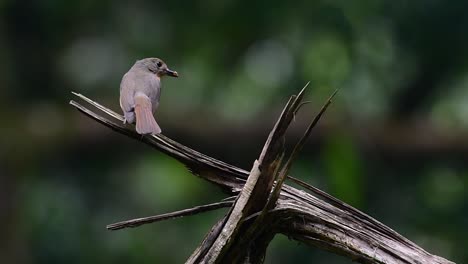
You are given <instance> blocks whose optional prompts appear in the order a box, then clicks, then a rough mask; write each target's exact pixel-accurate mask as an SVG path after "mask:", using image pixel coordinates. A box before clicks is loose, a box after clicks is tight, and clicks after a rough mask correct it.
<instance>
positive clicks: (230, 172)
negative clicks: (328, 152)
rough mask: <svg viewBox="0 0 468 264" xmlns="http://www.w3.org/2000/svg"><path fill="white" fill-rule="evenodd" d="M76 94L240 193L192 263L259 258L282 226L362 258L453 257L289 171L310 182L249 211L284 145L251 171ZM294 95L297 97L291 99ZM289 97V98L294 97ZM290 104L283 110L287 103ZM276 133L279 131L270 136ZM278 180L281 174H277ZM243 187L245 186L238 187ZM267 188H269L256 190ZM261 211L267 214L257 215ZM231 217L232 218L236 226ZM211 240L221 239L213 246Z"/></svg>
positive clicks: (268, 184)
mask: <svg viewBox="0 0 468 264" xmlns="http://www.w3.org/2000/svg"><path fill="white" fill-rule="evenodd" d="M76 95H77V96H78V97H79V98H80V99H81V100H84V101H85V102H87V103H89V104H90V105H91V106H93V107H94V108H97V109H98V110H100V111H102V112H104V113H105V114H107V115H108V116H109V117H112V118H113V119H116V120H118V121H120V122H115V121H113V120H110V119H109V118H106V117H104V116H101V115H99V114H97V113H96V112H94V111H92V110H90V109H89V108H87V107H84V106H83V105H81V104H80V103H77V102H75V101H71V102H70V104H71V105H73V106H74V107H76V108H77V109H78V110H79V111H81V112H82V113H84V114H85V115H87V116H88V117H90V118H92V119H93V120H95V121H97V122H99V123H101V124H103V125H105V126H107V127H109V128H111V129H113V130H114V131H116V132H118V133H121V134H124V135H126V136H128V137H130V138H133V139H135V140H137V141H139V142H143V143H145V144H148V145H149V146H151V147H153V148H155V149H157V150H159V151H161V152H162V153H164V154H166V155H168V156H171V157H173V158H175V159H176V160H178V161H179V162H181V163H182V164H183V165H185V166H186V167H187V168H188V169H189V170H190V171H191V172H192V173H193V174H194V175H196V176H198V177H200V178H202V179H205V180H207V181H209V182H211V183H213V184H214V185H216V186H218V187H219V188H221V189H222V190H223V191H224V192H226V193H227V194H229V195H238V198H237V199H236V201H235V203H234V205H233V207H231V210H230V211H229V212H228V213H227V214H226V216H225V217H223V218H222V219H220V220H219V221H218V223H217V224H215V225H214V226H213V227H212V229H211V230H210V231H209V232H208V234H207V235H206V237H205V238H204V240H203V242H202V243H201V244H200V246H199V247H198V248H197V249H196V250H195V251H194V253H193V254H192V256H191V257H190V258H189V259H188V261H187V263H222V262H223V261H226V259H223V256H226V254H230V255H231V256H234V257H240V258H238V259H236V260H235V261H233V262H231V263H261V262H262V261H263V259H264V252H265V250H266V247H267V246H268V243H269V242H270V241H271V239H272V238H273V236H274V235H275V234H276V233H282V234H284V235H286V236H288V237H290V238H291V239H295V240H297V241H301V242H303V243H305V244H307V245H310V246H313V247H318V248H321V249H324V250H328V251H331V252H334V253H336V254H340V255H343V256H346V257H348V258H350V259H352V260H354V261H358V262H361V263H453V262H451V261H449V260H446V259H444V258H442V257H439V256H436V255H433V254H430V253H428V252H426V251H425V250H424V249H422V248H421V247H419V246H418V245H416V244H415V243H413V242H411V241H410V240H408V239H406V238H405V237H403V236H401V235H400V234H398V233H397V232H395V231H394V230H392V229H391V228H389V227H387V226H385V225H384V224H382V223H380V222H379V221H377V220H375V219H374V218H372V217H370V216H368V215H366V214H365V213H363V212H361V211H359V210H357V209H355V208H353V207H352V206H350V205H348V204H346V203H344V202H342V201H340V200H339V199H337V198H335V197H333V196H331V195H329V194H327V193H325V192H323V191H321V190H319V189H317V188H315V187H313V186H310V185H308V184H307V183H305V182H302V181H300V180H297V179H294V178H292V177H290V176H288V179H290V180H292V181H293V182H294V183H296V184H298V185H300V186H301V187H302V188H304V189H297V188H294V187H292V186H290V185H287V184H283V185H281V188H280V190H281V191H280V193H279V197H278V198H277V200H275V201H274V206H272V207H271V208H267V210H264V209H265V205H266V204H267V203H266V201H267V200H268V199H265V198H261V199H258V200H255V201H261V203H263V204H262V206H259V204H256V203H254V204H255V205H254V206H252V207H251V208H254V209H255V210H253V211H251V210H249V209H248V208H247V210H246V211H244V209H246V205H247V204H249V202H251V200H249V199H250V198H251V197H253V196H252V191H253V190H255V188H256V187H255V184H256V183H259V182H261V184H262V185H264V186H263V188H258V187H257V189H258V190H262V191H263V192H264V190H269V191H271V188H274V186H276V184H275V183H274V181H273V182H272V181H271V180H272V178H268V179H262V180H261V181H260V178H259V177H260V176H261V174H262V173H261V172H262V169H265V170H266V171H269V172H268V173H266V174H267V176H268V177H277V176H278V171H279V170H278V169H277V167H276V165H275V166H273V167H272V168H274V169H270V170H268V169H266V168H267V167H262V162H264V165H268V164H269V165H268V166H271V164H273V163H274V162H278V160H282V156H281V155H279V154H280V153H282V150H281V147H268V148H269V150H266V151H264V152H262V154H261V155H260V158H259V162H256V163H255V164H254V166H253V169H252V170H251V171H250V172H248V171H245V170H243V169H240V168H237V167H235V166H232V165H230V164H227V163H225V162H222V161H219V160H216V159H214V158H212V157H209V156H207V155H204V154H202V153H200V152H198V151H195V150H193V149H190V148H188V147H186V146H184V145H182V144H180V143H178V142H175V141H173V140H171V139H170V138H168V137H166V136H164V135H155V136H150V135H148V136H144V137H142V136H141V135H139V134H137V133H136V132H135V131H134V128H133V127H132V126H131V125H128V124H127V125H124V124H123V123H122V121H123V118H122V116H120V115H119V114H116V113H115V112H113V111H111V110H109V109H107V108H105V107H103V106H101V105H99V104H98V103H96V102H94V101H92V100H90V99H88V98H86V97H84V96H83V95H80V94H76ZM296 98H297V97H292V99H291V100H295V99H296ZM291 100H290V103H288V105H289V104H292V103H291ZM288 105H287V106H286V107H285V110H284V111H283V113H284V112H285V111H286V109H288ZM294 114H295V113H294ZM282 116H283V114H282ZM279 120H281V118H280V119H279ZM280 123H281V121H278V122H277V124H276V126H275V128H274V129H273V130H272V132H273V131H275V130H278V129H277V128H278V127H281V126H279V125H278V124H280ZM286 127H287V126H286ZM271 135H272V134H270V136H271ZM271 138H274V137H273V136H271ZM271 138H270V139H269V140H267V143H266V144H265V147H267V146H269V144H270V143H268V142H269V141H271ZM278 138H280V137H278ZM280 141H281V140H276V141H274V142H273V143H274V144H276V143H275V142H280ZM264 150H265V148H264ZM280 163H281V162H280ZM249 175H250V177H252V178H251V179H248V178H249ZM262 177H263V176H262ZM276 180H277V178H275V181H276ZM246 182H248V183H249V185H248V188H244V185H245V184H246ZM251 184H252V185H251ZM240 193H241V194H242V193H244V194H243V195H239V194H240ZM249 193H250V194H249ZM268 196H269V195H265V194H264V193H263V194H262V195H259V196H256V197H268ZM236 205H237V208H236ZM259 208H260V209H259ZM233 214H234V215H233ZM262 214H263V216H262ZM260 216H262V217H263V219H261V221H260V222H258V221H257V222H256V219H258V218H259V217H260ZM232 223H234V225H232V226H230V224H232ZM226 224H228V225H227V227H228V228H229V227H232V228H233V229H231V231H229V230H225V228H226ZM249 228H253V229H249ZM252 230H253V231H252ZM223 232H224V234H228V236H223V238H222V239H224V240H223V241H222V242H223V243H218V244H217V242H216V241H218V242H219V241H220V239H221V238H220V237H221V236H220V235H221V234H223ZM246 234H248V236H252V237H253V240H252V243H250V244H249V243H247V244H245V243H243V242H245V241H243V240H242V237H243V235H246ZM224 242H227V243H224ZM234 242H236V243H234ZM213 245H217V246H216V247H213ZM226 245H230V247H229V249H228V250H226ZM218 246H220V247H218ZM244 247H245V248H244ZM223 250H224V251H223ZM236 250H237V252H236ZM207 252H210V254H212V255H210V256H212V257H210V258H205V256H207V254H206V253H207Z"/></svg>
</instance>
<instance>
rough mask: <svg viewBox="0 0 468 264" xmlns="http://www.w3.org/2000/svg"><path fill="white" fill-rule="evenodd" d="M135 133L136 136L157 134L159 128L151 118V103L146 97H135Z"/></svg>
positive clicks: (159, 131) (152, 117) (159, 130)
mask: <svg viewBox="0 0 468 264" xmlns="http://www.w3.org/2000/svg"><path fill="white" fill-rule="evenodd" d="M135 114H136V131H137V132H138V134H142V135H145V134H153V135H154V134H159V133H161V128H160V127H159V125H158V123H156V120H155V119H154V116H153V111H152V108H151V101H150V99H149V98H148V97H147V96H146V95H136V96H135Z"/></svg>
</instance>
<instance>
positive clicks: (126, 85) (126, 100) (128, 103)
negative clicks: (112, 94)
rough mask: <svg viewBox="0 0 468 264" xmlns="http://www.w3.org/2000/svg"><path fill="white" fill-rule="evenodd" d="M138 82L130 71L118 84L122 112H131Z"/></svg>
mask: <svg viewBox="0 0 468 264" xmlns="http://www.w3.org/2000/svg"><path fill="white" fill-rule="evenodd" d="M137 80H138V78H137V76H135V74H133V73H132V72H131V71H129V72H127V73H126V74H125V75H124V76H123V78H122V81H121V82H120V107H121V108H122V110H123V111H124V112H131V111H133V108H134V107H135V99H134V95H135V90H136V88H137V87H136V86H137V83H136V81H137Z"/></svg>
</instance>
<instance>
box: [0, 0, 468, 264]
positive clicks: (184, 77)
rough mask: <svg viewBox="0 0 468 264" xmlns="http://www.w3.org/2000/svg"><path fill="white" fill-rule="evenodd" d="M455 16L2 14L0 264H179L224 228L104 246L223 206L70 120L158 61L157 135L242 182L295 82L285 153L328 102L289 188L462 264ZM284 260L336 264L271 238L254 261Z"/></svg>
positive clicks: (201, 227)
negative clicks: (346, 208) (76, 105)
mask: <svg viewBox="0 0 468 264" xmlns="http://www.w3.org/2000/svg"><path fill="white" fill-rule="evenodd" d="M467 10H468V3H467V2H466V1H462V0H453V1H442V0H433V1H427V0H426V1H423V0H414V1H410V2H409V1H403V0H394V1H389V0H366V1H344V0H341V1H340V0H317V1H297V2H287V1H278V0H272V1H268V2H265V1H249V2H248V3H245V2H242V1H232V0H209V1H200V2H197V1H149V0H139V1H132V2H129V1H104V0H103V1H91V0H86V1H76V0H71V1H57V0H36V1H34V0H33V1H13V0H3V1H0V61H1V62H2V63H0V106H1V109H0V110H1V111H0V118H2V120H3V122H2V125H0V128H1V129H0V200H1V202H0V231H1V232H2V234H3V235H2V239H0V256H2V262H5V263H64V262H66V263H84V262H90V263H154V262H156V263H180V262H183V261H184V260H185V259H186V258H187V257H188V256H189V255H190V253H191V252H192V251H193V250H194V249H195V248H196V246H197V245H198V243H200V241H201V240H202V238H203V236H204V234H206V232H207V231H208V230H209V228H210V227H211V226H212V225H213V224H214V223H215V222H216V219H219V218H220V217H221V216H222V214H223V213H224V211H222V210H220V211H218V212H211V213H206V214H203V215H198V216H193V217H188V218H183V219H177V220H174V221H170V222H163V223H158V224H153V225H148V226H144V227H139V228H136V229H129V230H123V231H117V232H109V231H107V230H105V225H106V224H109V223H112V222H116V221H119V220H124V219H129V218H133V217H139V216H147V215H151V214H158V213H164V212H168V211H172V210H178V209H182V208H186V207H191V206H195V205H199V204H203V203H207V202H212V201H216V200H219V199H221V198H223V197H224V195H223V194H222V193H220V192H219V191H218V190H216V189H214V187H213V186H211V185H209V184H207V183H206V182H204V181H202V180H200V179H198V178H196V177H194V176H192V175H191V174H190V173H189V172H187V171H186V170H185V168H184V167H182V166H181V165H180V164H178V163H177V162H176V161H174V160H171V159H169V158H167V157H165V156H164V155H162V154H161V153H158V152H155V151H153V150H152V149H149V148H147V147H146V146H143V145H142V144H139V143H137V142H135V141H131V140H129V139H126V138H124V137H122V136H119V135H115V134H114V133H113V132H111V131H109V130H108V129H106V128H104V127H102V126H100V125H98V124H95V123H93V122H91V121H90V120H88V119H86V118H84V117H83V116H81V115H80V114H78V113H76V111H74V110H73V109H72V108H71V107H70V106H68V101H69V100H70V98H71V94H70V91H77V92H80V93H83V94H86V95H87V96H90V97H91V98H93V99H95V100H97V101H99V102H101V103H103V104H104V105H106V106H109V107H111V108H113V109H115V110H118V109H119V105H118V86H119V82H120V79H121V77H122V75H123V74H124V73H125V72H126V71H127V70H128V68H130V67H131V65H132V64H133V63H134V61H135V60H137V59H140V58H144V57H153V56H157V57H161V58H162V59H164V60H165V61H166V62H167V64H168V65H169V66H170V67H171V68H174V69H175V70H177V71H178V72H179V73H180V74H181V77H180V78H178V79H166V80H164V87H163V94H162V103H161V106H160V109H159V111H158V113H157V118H158V120H159V122H160V124H161V126H162V127H163V131H164V133H165V134H166V135H167V136H169V137H171V138H174V139H176V140H178V141H180V142H182V143H184V144H186V145H188V146H190V147H193V148H195V149H197V150H199V151H202V152H204V153H206V154H209V155H212V156H214V157H216V158H220V159H222V160H224V161H227V162H230V163H233V164H236V165H239V166H241V167H243V168H246V169H248V168H250V167H251V165H252V162H253V160H254V159H255V158H256V157H257V156H258V154H259V152H260V150H261V147H262V145H263V141H264V140H265V139H266V136H267V134H268V131H269V129H270V128H271V126H272V125H273V122H274V118H275V117H276V116H277V115H278V114H279V111H280V109H281V107H282V106H283V104H284V103H285V102H286V100H287V98H288V97H289V96H290V95H291V94H293V93H296V92H297V91H298V90H299V89H300V88H301V87H302V86H303V85H304V84H305V83H306V82H307V81H310V82H311V85H310V90H309V92H308V95H307V97H308V98H307V100H310V101H311V102H312V104H310V105H307V106H304V109H302V110H301V113H300V114H299V115H298V117H297V121H296V124H295V129H296V130H295V131H296V132H293V133H291V135H290V136H291V137H290V138H288V141H287V143H288V144H292V143H293V142H294V140H295V139H296V138H297V137H298V136H299V132H297V131H299V129H300V128H301V127H303V125H304V124H305V122H306V118H310V116H311V115H312V114H313V113H314V111H316V110H317V109H318V108H319V107H320V105H321V104H322V103H323V101H324V100H325V99H326V97H327V96H328V95H329V94H330V93H331V92H332V91H333V90H334V89H335V88H341V91H340V94H339V96H338V99H337V100H336V101H335V102H334V104H333V105H332V107H331V109H330V111H329V112H328V113H327V114H326V115H325V118H324V122H322V124H321V125H320V126H319V128H318V130H317V132H316V133H315V134H314V135H313V136H312V138H311V140H310V145H308V146H307V148H306V149H304V151H303V153H302V154H301V157H300V158H299V160H298V161H297V162H296V163H295V165H294V168H293V175H294V176H296V177H298V178H301V179H303V180H305V181H307V182H310V183H312V184H314V185H316V186H318V187H320V188H322V189H324V190H325V191H327V192H329V193H331V194H333V195H335V196H337V197H339V198H340V199H342V200H344V201H345V202H348V203H350V204H352V205H353V206H356V207H357V208H359V209H361V210H363V211H364V212H366V213H369V214H370V215H371V216H373V217H375V218H376V219H378V220H379V221H382V222H383V223H385V224H387V225H389V226H390V227H392V228H394V229H395V230H397V231H398V232H400V233H402V234H403V235H405V236H407V237H408V238H409V239H411V240H413V241H415V242H416V243H418V244H420V245H421V246H423V247H424V248H425V249H427V250H428V251H429V252H431V253H434V254H440V255H442V256H444V257H446V258H448V259H451V260H453V261H456V262H458V263H468V253H467V251H466V245H467V244H468V239H467V236H466V235H464V234H467V233H468V230H467V226H468V225H467V219H468V213H467V212H468V210H467V206H468V199H467V191H466V186H467V185H468V163H467V158H466V157H467V154H468V136H467V135H468V133H467V132H468V121H467V120H468V118H467V116H468V92H467V91H468V89H467V88H468V82H467V76H468V75H467V74H468V69H467V66H468V49H466V46H467V45H468V32H467V28H468V16H466V11H467ZM414 131H416V132H417V133H416V134H415V133H413V132H414ZM288 146H289V148H288V149H290V145H288ZM296 262H314V263H350V260H347V259H345V258H343V257H338V256H334V255H332V254H330V253H326V252H322V251H320V250H318V249H312V248H308V247H306V246H304V245H298V243H297V242H294V241H289V240H288V239H287V238H285V237H283V236H278V237H277V238H275V240H274V241H273V243H272V245H271V247H270V248H269V250H268V255H267V263H296Z"/></svg>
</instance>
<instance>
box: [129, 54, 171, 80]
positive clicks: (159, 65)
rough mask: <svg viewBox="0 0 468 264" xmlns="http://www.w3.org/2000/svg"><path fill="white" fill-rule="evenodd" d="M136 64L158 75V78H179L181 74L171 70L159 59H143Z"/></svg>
mask: <svg viewBox="0 0 468 264" xmlns="http://www.w3.org/2000/svg"><path fill="white" fill-rule="evenodd" d="M136 64H137V65H139V66H141V67H143V68H145V69H147V70H149V71H150V72H152V73H154V74H156V75H157V76H158V77H162V76H165V75H167V76H172V77H179V74H178V73H177V72H176V71H173V70H170V69H169V68H168V67H167V65H166V63H165V62H164V61H162V60H161V59H158V58H146V59H142V60H139V61H137V62H136Z"/></svg>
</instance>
